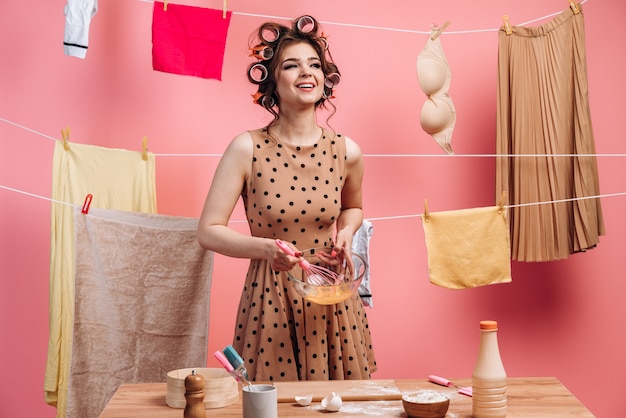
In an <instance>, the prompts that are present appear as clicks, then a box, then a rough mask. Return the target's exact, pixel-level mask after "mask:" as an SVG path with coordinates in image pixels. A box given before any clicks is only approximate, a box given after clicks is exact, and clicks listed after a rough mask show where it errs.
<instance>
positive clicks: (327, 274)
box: [276, 239, 343, 286]
mask: <svg viewBox="0 0 626 418" xmlns="http://www.w3.org/2000/svg"><path fill="white" fill-rule="evenodd" d="M276 245H277V246H278V248H280V249H281V250H282V251H283V252H284V253H285V254H287V255H290V256H293V257H296V252H295V251H294V250H293V249H292V248H291V247H290V246H288V245H287V244H285V243H284V242H283V241H281V240H279V239H277V240H276ZM298 265H299V266H300V267H301V268H302V271H304V274H305V275H306V279H307V281H308V282H309V283H311V284H314V285H316V286H333V285H336V284H339V283H341V281H342V280H343V274H342V275H339V274H337V273H335V272H334V271H332V270H329V269H327V268H324V267H320V266H316V265H313V264H311V263H309V262H308V261H306V260H305V259H304V258H300V261H298Z"/></svg>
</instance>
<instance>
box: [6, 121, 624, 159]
mask: <svg viewBox="0 0 626 418" xmlns="http://www.w3.org/2000/svg"><path fill="white" fill-rule="evenodd" d="M0 121H2V122H4V123H7V124H10V125H13V126H15V127H18V128H21V129H24V130H25V131H28V132H31V133H34V134H36V135H39V136H41V137H43V138H46V139H51V140H53V141H57V140H58V138H54V137H52V136H50V135H46V134H44V133H42V132H39V131H36V130H34V129H31V128H28V127H26V126H23V125H20V124H19V123H16V122H13V121H10V120H7V119H4V118H2V117H0ZM70 144H71V142H70ZM154 155H155V156H156V157H211V158H220V157H222V154H220V153H198V154H193V153H192V154H189V153H185V154H176V153H155V154H154ZM363 157H369V158H380V157H383V158H455V157H457V158H459V157H464V158H467V157H471V158H484V157H490V158H509V157H515V158H518V157H626V154H621V153H620V154H452V155H448V154H443V153H442V154H363Z"/></svg>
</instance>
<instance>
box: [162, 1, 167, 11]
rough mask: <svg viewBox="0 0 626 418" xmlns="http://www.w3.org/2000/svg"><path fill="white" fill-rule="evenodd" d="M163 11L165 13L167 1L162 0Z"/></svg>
mask: <svg viewBox="0 0 626 418" xmlns="http://www.w3.org/2000/svg"><path fill="white" fill-rule="evenodd" d="M163 11H164V12H167V0H163Z"/></svg>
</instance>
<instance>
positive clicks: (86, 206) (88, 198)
mask: <svg viewBox="0 0 626 418" xmlns="http://www.w3.org/2000/svg"><path fill="white" fill-rule="evenodd" d="M91 199H93V196H92V195H91V193H89V194H88V195H87V196H86V197H85V203H83V210H82V211H81V212H82V213H84V214H85V215H87V214H88V213H89V206H90V205H91Z"/></svg>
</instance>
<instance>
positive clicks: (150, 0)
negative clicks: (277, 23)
mask: <svg viewBox="0 0 626 418" xmlns="http://www.w3.org/2000/svg"><path fill="white" fill-rule="evenodd" d="M139 1H141V2H144V3H154V1H155V0H139ZM587 1H589V0H582V1H580V2H579V3H580V4H584V3H587ZM563 3H565V2H564V1H563ZM563 5H564V6H565V4H563ZM562 12H563V10H560V11H558V12H555V13H551V14H549V15H546V16H542V17H538V18H535V19H532V20H529V21H526V22H523V23H518V24H516V25H515V26H526V25H529V24H531V23H535V22H539V21H542V20H545V19H549V18H551V17H554V16H558V15H560V14H561V13H562ZM231 13H232V14H233V15H238V16H247V17H260V18H263V19H267V20H287V21H290V20H293V17H284V16H271V15H264V14H258V13H245V12H235V11H231ZM320 23H321V24H322V25H332V26H344V27H351V28H359V29H375V30H384V31H392V32H402V33H413V34H419V35H429V34H430V28H429V30H424V31H420V30H411V29H400V28H392V27H383V26H371V25H360V24H356V23H342V22H331V21H324V20H320ZM498 30H500V27H497V28H489V29H469V30H459V31H445V32H444V33H442V35H444V34H445V35H464V34H468V33H481V32H497V31H498Z"/></svg>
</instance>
